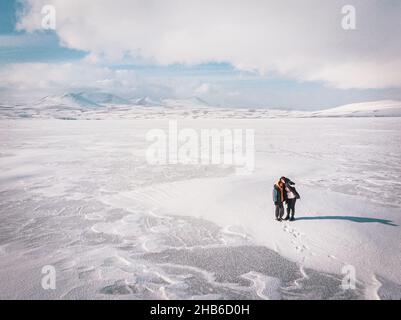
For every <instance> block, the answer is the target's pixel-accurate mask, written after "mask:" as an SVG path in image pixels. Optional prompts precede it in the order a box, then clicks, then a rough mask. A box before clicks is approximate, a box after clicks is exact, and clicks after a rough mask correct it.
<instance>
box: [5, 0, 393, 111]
mask: <svg viewBox="0 0 401 320" xmlns="http://www.w3.org/2000/svg"><path fill="white" fill-rule="evenodd" d="M49 4H50V5H53V6H54V8H55V10H56V11H55V12H56V28H55V30H44V29H43V26H42V22H43V18H44V14H42V8H43V6H44V5H49ZM344 5H352V6H353V7H354V8H355V10H356V11H355V12H356V29H354V30H352V29H351V30H345V29H344V28H343V27H342V20H343V18H344V14H343V13H342V8H343V6H344ZM400 17H401V1H398V0H359V1H356V0H342V1H339V0H338V1H337V0H331V1H319V0H281V1H269V0H264V1H262V0H260V1H258V0H247V1H246V0H238V1H236V0H217V1H216V0H202V1H201V0H196V1H195V0H157V1H155V0H142V1H139V0H137V1H135V0H96V1H93V0H68V1H66V0H23V1H15V0H1V1H0V97H1V100H6V101H7V100H14V99H26V100H29V99H36V98H38V97H40V96H44V95H48V94H59V93H62V92H76V91H102V92H111V93H115V94H118V95H121V96H124V97H142V96H149V97H151V98H153V99H162V98H188V97H191V96H198V97H201V98H202V99H204V100H206V101H208V102H209V103H211V104H218V105H225V106H237V107H239V106H243V107H279V108H292V109H320V108H326V107H333V106H337V105H341V104H346V103H352V102H361V101H372V100H381V99H397V100H401V41H400V35H401V19H400ZM0 102H1V101H0Z"/></svg>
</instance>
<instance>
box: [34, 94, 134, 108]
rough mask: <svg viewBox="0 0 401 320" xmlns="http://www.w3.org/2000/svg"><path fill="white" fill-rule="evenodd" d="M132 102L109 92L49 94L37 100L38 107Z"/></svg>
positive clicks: (74, 106) (86, 106)
mask: <svg viewBox="0 0 401 320" xmlns="http://www.w3.org/2000/svg"><path fill="white" fill-rule="evenodd" d="M122 104H124V105H126V104H131V102H130V101H129V100H127V99H124V98H121V97H119V96H116V95H114V94H111V93H107V92H78V93H71V92H69V93H65V94H63V95H53V96H47V97H44V98H42V99H40V100H39V101H37V102H36V103H35V104H34V106H38V107H61V106H63V107H69V108H93V107H104V106H106V105H122Z"/></svg>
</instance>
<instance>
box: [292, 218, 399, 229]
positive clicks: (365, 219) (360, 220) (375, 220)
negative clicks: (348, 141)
mask: <svg viewBox="0 0 401 320" xmlns="http://www.w3.org/2000/svg"><path fill="white" fill-rule="evenodd" d="M295 220H296V221H300V220H348V221H352V222H358V223H372V222H377V223H382V224H385V225H388V226H393V227H398V225H397V224H395V223H393V221H391V220H386V219H377V218H365V217H351V216H317V217H299V218H295Z"/></svg>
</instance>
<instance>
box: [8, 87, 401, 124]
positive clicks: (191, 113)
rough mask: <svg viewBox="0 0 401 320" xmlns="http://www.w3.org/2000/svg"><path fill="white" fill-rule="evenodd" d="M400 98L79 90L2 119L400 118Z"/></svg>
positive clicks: (19, 109) (16, 110)
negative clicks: (229, 100) (312, 100)
mask: <svg viewBox="0 0 401 320" xmlns="http://www.w3.org/2000/svg"><path fill="white" fill-rule="evenodd" d="M400 116H401V101H395V100H382V101H373V102H363V103H353V104H348V105H344V106H340V107H336V108H331V109H325V110H319V111H287V110H281V109H270V108H260V109H255V108H227V107H225V108H223V107H216V106H212V105H210V104H209V103H208V102H206V101H205V100H203V99H201V98H199V97H190V98H187V99H179V100H178V99H164V100H154V99H151V98H149V97H137V98H132V99H126V98H122V97H120V96H117V95H115V94H111V93H105V92H78V93H65V94H62V95H53V96H46V97H44V98H42V99H39V100H38V101H36V102H33V103H32V104H30V105H28V104H19V105H14V106H13V105H1V104H0V118H3V119H4V118H5V119H9V118H61V119H104V118H128V119H131V118H134V119H135V118H141V119H144V118H166V117H177V118H219V119H221V118H236V119H238V118H245V119H250V118H251V119H253V118H282V117H285V118H332V117H400Z"/></svg>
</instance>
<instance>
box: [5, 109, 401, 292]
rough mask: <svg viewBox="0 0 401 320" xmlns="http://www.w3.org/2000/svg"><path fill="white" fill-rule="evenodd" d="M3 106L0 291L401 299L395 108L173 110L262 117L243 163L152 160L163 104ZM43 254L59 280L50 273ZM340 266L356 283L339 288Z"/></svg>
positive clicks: (253, 124) (400, 130)
mask: <svg viewBox="0 0 401 320" xmlns="http://www.w3.org/2000/svg"><path fill="white" fill-rule="evenodd" d="M4 108H5V107H4ZM4 108H3V110H2V115H3V118H7V120H4V119H3V120H0V145H1V148H0V165H1V168H2V169H1V174H0V203H1V206H0V257H1V258H0V283H1V286H0V298H1V299H9V298H23V299H33V298H39V299H47V298H52V299H59V298H62V299H75V298H81V299H144V298H145V299H169V298H178V299H191V298H199V299H204V298H208V299H227V298H233V299H244V298H245V299H280V298H283V299H366V298H373V299H376V298H382V299H400V298H401V268H400V265H401V210H400V209H401V170H400V168H401V122H400V118H395V117H389V118H371V117H367V118H354V117H351V118H285V117H281V118H276V119H275V118H272V119H268V117H267V118H265V119H243V120H241V119H234V118H235V115H238V113H236V112H238V111H232V116H231V117H230V113H229V112H231V111H229V110H228V111H227V113H224V117H225V118H227V119H212V117H209V118H207V119H195V120H194V119H181V120H179V121H178V125H179V127H180V128H195V129H199V130H200V129H203V128H206V129H208V128H218V129H226V128H229V129H234V128H240V129H246V128H252V129H255V145H256V158H255V160H256V167H255V171H254V172H253V173H252V174H250V175H242V176H241V175H236V174H235V169H234V168H233V167H230V166H226V165H207V166H204V165H163V166H160V165H159V166H157V165H156V166H152V165H149V164H148V163H147V161H146V158H145V152H146V149H147V147H148V145H149V142H147V141H146V139H145V135H146V132H148V130H150V129H152V128H165V129H167V127H168V120H167V119H144V120H141V119H140V118H141V117H146V115H147V116H149V114H150V116H149V117H150V118H152V116H151V115H152V112H153V111H150V112H149V113H147V111H146V112H145V111H143V110H142V111H138V109H135V110H136V111H135V112H136V114H138V115H141V116H137V118H138V119H134V120H133V119H131V120H101V121H87V120H76V121H66V120H57V119H45V120H44V119H33V120H28V119H23V120H12V119H10V118H12V117H11V116H10V117H8V116H4V114H5V113H4V112H5V111H4V110H5V109H4ZM127 108H128V107H127ZM143 108H144V110H145V108H146V107H143ZM177 108H178V107H177ZM32 110H33V109H32ZM47 110H49V109H47ZM147 110H149V109H147ZM152 110H160V109H157V108H156V107H154V109H152ZM170 110H171V111H170V112H171V114H170V116H174V114H175V115H178V116H177V118H185V117H180V116H179V115H180V114H181V113H180V112H181V111H180V112H175V111H174V110H176V109H174V108H172V109H171V108H170ZM179 110H183V109H179ZM196 110H198V111H197V112H198V113H200V112H206V111H208V110H207V109H206V110H203V109H202V108H198V109H196ZM199 110H200V111H199ZM202 110H203V111H202ZM9 111H10V110H9ZM7 112H8V111H7ZM13 112H14V111H13ZM24 112H28V111H24ZM29 112H31V111H29ZM29 112H28V113H29ZM65 112H67V111H65ZM74 112H75V111H74ZM76 112H77V114H78V113H79V112H78V111H76ZM132 112H133V111H132ZM154 112H160V111H154ZM182 112H184V111H182ZM187 112H190V113H191V114H190V115H192V112H193V110H190V111H187ZM213 112H215V115H216V114H217V112H221V110H220V111H213ZM244 112H245V111H244ZM246 112H249V113H252V111H246ZM268 112H270V113H271V111H266V113H268ZM121 113H123V111H121ZM10 114H11V111H10ZM79 114H82V113H79ZM87 114H89V113H87ZM87 114H86V115H87ZM105 114H106V112H105ZM219 114H221V113H219ZM159 116H160V114H159ZM85 117H86V116H85ZM155 117H156V116H155ZM222 117H223V116H221V117H220V116H215V118H222ZM66 118H72V116H71V114H67V115H66ZM77 118H79V117H77ZM88 118H90V119H96V118H103V116H102V117H101V116H100V115H99V113H97V115H95V116H93V117H88ZM162 118H163V117H162ZM189 118H191V116H190V117H189ZM262 118H263V117H262ZM282 175H286V176H288V177H290V178H291V179H292V180H294V181H295V182H296V183H297V189H298V191H299V192H300V194H301V197H302V198H301V200H300V201H299V202H297V208H296V209H297V212H296V217H297V220H296V221H295V222H291V223H290V222H283V223H279V222H276V221H275V220H274V218H273V215H274V214H273V204H272V201H271V190H272V186H273V184H274V182H275V181H276V179H277V178H278V177H280V176H282ZM45 265H51V266H54V267H55V270H56V272H57V273H56V274H57V281H56V284H57V286H56V289H55V290H44V289H43V288H42V286H41V279H42V277H43V274H42V273H41V270H42V268H43V266H45ZM344 266H345V267H346V268H349V266H352V267H353V268H355V275H356V279H357V283H356V288H355V289H348V290H344V289H343V288H342V287H341V284H342V280H343V278H344V276H345V275H344V274H343V273H342V271H344V269H343V268H344ZM347 270H348V269H347Z"/></svg>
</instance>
